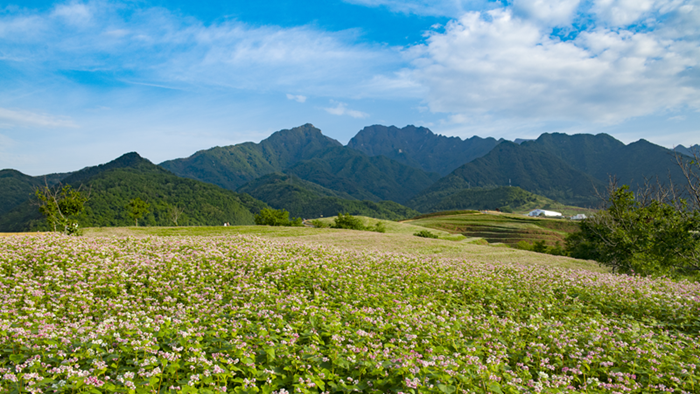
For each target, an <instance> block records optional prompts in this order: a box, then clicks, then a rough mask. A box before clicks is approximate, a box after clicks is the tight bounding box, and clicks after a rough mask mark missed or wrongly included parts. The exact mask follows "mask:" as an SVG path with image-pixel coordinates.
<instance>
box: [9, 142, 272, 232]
mask: <svg viewBox="0 0 700 394" xmlns="http://www.w3.org/2000/svg"><path fill="white" fill-rule="evenodd" d="M62 183H63V184H67V185H71V186H72V187H73V188H74V189H78V188H80V189H81V190H82V191H83V192H84V193H86V194H89V196H90V198H89V200H88V201H87V203H86V204H85V210H84V211H83V213H82V214H81V215H80V216H79V217H78V221H79V223H81V225H82V226H129V225H133V220H132V219H131V218H130V217H129V216H128V215H127V210H126V205H127V204H128V202H129V201H130V200H131V199H133V198H136V197H138V198H141V199H142V200H144V201H146V202H147V203H149V204H150V213H149V214H147V215H146V216H145V217H144V218H143V219H142V220H140V221H139V223H143V224H144V225H152V226H153V225H175V224H176V223H177V224H179V225H221V224H223V223H224V222H229V223H231V224H232V225H233V224H253V214H254V213H255V212H258V211H259V210H260V209H262V208H264V207H267V205H266V204H265V203H263V202H261V201H259V200H256V199H254V198H253V197H251V196H249V195H247V194H243V193H235V192H232V191H230V190H225V189H222V188H220V187H218V186H215V185H212V184H208V183H205V182H200V181H196V180H192V179H186V178H181V177H178V176H176V175H174V174H172V173H170V172H169V171H167V170H165V169H163V168H161V167H159V166H156V165H154V164H153V163H151V162H150V161H148V160H146V159H143V158H142V157H140V156H139V155H138V154H137V153H127V154H125V155H123V156H121V157H119V158H118V159H116V160H114V161H112V162H109V163H107V164H104V165H101V166H96V167H88V168H85V169H83V170H81V171H78V172H76V173H73V174H72V175H71V176H69V177H67V178H65V179H64V180H63V181H62ZM42 225H43V219H42V217H41V215H40V214H39V211H38V209H37V207H36V205H34V204H33V202H32V201H31V200H28V201H25V202H24V203H22V204H20V205H19V206H17V207H15V208H14V209H13V210H11V211H10V212H7V213H6V214H5V215H2V216H0V231H27V230H34V229H37V228H41V226H42Z"/></svg>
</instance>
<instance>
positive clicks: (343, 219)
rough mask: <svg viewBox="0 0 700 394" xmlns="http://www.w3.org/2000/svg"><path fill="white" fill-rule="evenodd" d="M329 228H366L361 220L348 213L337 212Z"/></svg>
mask: <svg viewBox="0 0 700 394" xmlns="http://www.w3.org/2000/svg"><path fill="white" fill-rule="evenodd" d="M331 228H344V229H349V230H366V228H365V225H364V224H362V220H360V219H359V218H356V217H354V216H352V215H350V214H349V213H346V214H345V215H343V214H340V213H339V214H338V217H337V218H335V219H334V223H333V224H332V225H331Z"/></svg>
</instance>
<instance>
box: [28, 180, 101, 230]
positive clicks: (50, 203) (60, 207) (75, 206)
mask: <svg viewBox="0 0 700 394" xmlns="http://www.w3.org/2000/svg"><path fill="white" fill-rule="evenodd" d="M34 195H35V197H36V198H37V200H39V212H41V214H42V215H44V217H45V218H46V222H47V223H48V225H49V227H51V228H52V229H53V231H59V230H60V231H62V232H64V233H66V234H68V235H79V225H78V222H77V220H76V216H77V215H78V214H80V212H82V210H83V207H84V205H85V202H86V201H87V200H88V197H87V196H85V195H83V194H82V193H81V192H80V191H79V190H75V189H73V188H72V187H71V186H70V185H64V186H63V187H59V188H51V187H49V186H43V187H41V188H37V189H36V190H35V192H34Z"/></svg>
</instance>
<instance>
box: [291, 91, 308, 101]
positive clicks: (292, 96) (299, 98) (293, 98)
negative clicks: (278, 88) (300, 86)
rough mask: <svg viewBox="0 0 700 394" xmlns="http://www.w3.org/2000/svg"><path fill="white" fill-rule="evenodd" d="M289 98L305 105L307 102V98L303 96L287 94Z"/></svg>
mask: <svg viewBox="0 0 700 394" xmlns="http://www.w3.org/2000/svg"><path fill="white" fill-rule="evenodd" d="M287 98H288V99H289V100H294V101H296V102H298V103H304V102H306V96H302V95H300V94H296V95H294V94H289V93H287Z"/></svg>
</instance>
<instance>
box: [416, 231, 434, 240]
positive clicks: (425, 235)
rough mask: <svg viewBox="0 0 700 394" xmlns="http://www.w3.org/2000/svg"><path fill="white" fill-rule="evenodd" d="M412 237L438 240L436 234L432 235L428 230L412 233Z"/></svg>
mask: <svg viewBox="0 0 700 394" xmlns="http://www.w3.org/2000/svg"><path fill="white" fill-rule="evenodd" d="M413 235H415V236H416V237H423V238H436V239H437V238H438V235H437V234H433V233H431V232H430V231H428V230H421V231H419V232H417V233H414V234H413Z"/></svg>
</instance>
